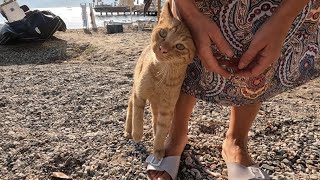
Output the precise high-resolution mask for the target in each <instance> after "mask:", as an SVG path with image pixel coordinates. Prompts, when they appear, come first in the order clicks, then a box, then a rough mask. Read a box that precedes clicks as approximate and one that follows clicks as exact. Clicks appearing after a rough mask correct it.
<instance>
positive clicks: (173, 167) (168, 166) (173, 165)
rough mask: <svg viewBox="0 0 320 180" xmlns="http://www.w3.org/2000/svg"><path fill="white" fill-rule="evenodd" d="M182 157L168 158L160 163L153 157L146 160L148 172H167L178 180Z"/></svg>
mask: <svg viewBox="0 0 320 180" xmlns="http://www.w3.org/2000/svg"><path fill="white" fill-rule="evenodd" d="M180 158H181V156H168V157H165V158H162V159H161V160H160V161H158V160H157V159H156V158H155V157H154V156H153V155H149V156H148V157H147V159H146V162H147V163H148V166H147V171H152V170H153V171H165V172H167V173H168V174H169V175H170V177H171V178H172V179H173V180H176V179H177V175H178V170H179V165H180Z"/></svg>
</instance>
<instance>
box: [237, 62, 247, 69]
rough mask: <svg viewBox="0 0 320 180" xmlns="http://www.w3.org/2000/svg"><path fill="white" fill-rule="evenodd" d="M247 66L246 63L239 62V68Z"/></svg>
mask: <svg viewBox="0 0 320 180" xmlns="http://www.w3.org/2000/svg"><path fill="white" fill-rule="evenodd" d="M245 67H246V65H245V64H244V63H239V66H238V68H239V69H243V68H245Z"/></svg>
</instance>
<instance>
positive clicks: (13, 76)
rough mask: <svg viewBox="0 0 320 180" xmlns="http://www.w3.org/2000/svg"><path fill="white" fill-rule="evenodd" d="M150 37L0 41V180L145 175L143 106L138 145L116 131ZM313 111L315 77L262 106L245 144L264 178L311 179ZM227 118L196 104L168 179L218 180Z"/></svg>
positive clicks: (319, 150)
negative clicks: (177, 161)
mask: <svg viewBox="0 0 320 180" xmlns="http://www.w3.org/2000/svg"><path fill="white" fill-rule="evenodd" d="M150 33H151V32H150V31H141V32H137V31H134V30H130V31H126V32H125V33H119V34H106V33H105V30H103V29H99V32H97V33H96V32H92V33H91V34H86V33H84V32H83V31H82V30H68V31H67V32H64V33H63V32H58V33H56V34H55V38H52V39H51V40H49V41H47V42H44V43H32V44H22V45H10V46H0V135H1V136H0V179H3V180H20V179H26V180H47V179H57V177H54V175H53V174H54V173H55V172H60V173H63V174H64V175H66V179H68V178H69V179H77V180H78V179H79V180H82V179H83V180H84V179H93V180H94V179H95V180H100V179H101V180H106V179H108V180H109V179H110V180H133V179H134V180H135V179H143V180H144V179H146V173H145V167H146V164H145V159H146V157H147V156H148V155H149V153H150V152H151V148H152V142H153V137H152V126H151V125H152V124H151V120H150V118H151V114H150V109H149V108H147V109H146V111H145V124H144V128H145V130H144V138H143V140H142V141H141V142H140V143H135V142H133V141H132V140H128V139H126V138H125V137H124V133H123V130H124V122H125V116H126V108H127V102H128V97H129V93H130V91H131V87H132V81H133V69H134V65H135V61H136V60H137V58H138V57H139V55H140V54H141V52H142V50H143V48H144V47H145V46H146V45H147V44H148V43H149V41H150ZM319 110H320V79H319V78H317V79H315V80H312V81H310V82H309V83H307V84H305V85H303V86H300V87H298V88H296V89H293V90H290V91H288V92H285V93H282V94H280V95H278V96H276V97H274V98H272V99H269V100H268V101H266V102H265V103H264V104H263V106H262V108H261V110H260V112H259V115H258V117H257V120H256V121H255V123H254V125H253V128H252V130H251V131H250V136H249V137H250V140H249V145H248V148H249V152H250V153H251V155H252V157H253V159H255V161H256V162H257V163H258V164H259V165H260V167H262V169H264V170H265V171H267V172H268V173H269V174H270V175H271V176H272V179H275V180H284V179H288V180H292V179H301V180H305V179H310V180H318V179H320V111H319ZM228 115H229V108H228V107H223V106H219V105H215V104H210V103H207V102H203V101H198V102H197V105H196V107H195V109H194V111H193V114H192V117H191V120H190V123H189V125H190V126H189V143H188V144H187V146H186V147H185V151H184V152H183V154H182V158H181V164H180V170H179V174H178V179H180V180H194V179H199V180H215V179H217V180H225V179H227V171H226V165H225V163H224V161H223V160H222V157H221V145H222V141H223V139H224V136H225V132H226V130H227V127H228V122H229V121H228ZM61 178H62V177H60V179H61ZM58 179H59V178H58Z"/></svg>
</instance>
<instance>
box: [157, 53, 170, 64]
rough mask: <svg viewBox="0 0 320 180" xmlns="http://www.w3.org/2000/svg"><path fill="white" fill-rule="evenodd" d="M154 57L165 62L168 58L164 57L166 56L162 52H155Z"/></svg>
mask: <svg viewBox="0 0 320 180" xmlns="http://www.w3.org/2000/svg"><path fill="white" fill-rule="evenodd" d="M155 56H156V58H157V60H158V61H160V62H166V61H168V59H167V58H166V56H164V55H162V54H155Z"/></svg>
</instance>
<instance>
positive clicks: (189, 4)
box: [174, 0, 201, 22]
mask: <svg viewBox="0 0 320 180" xmlns="http://www.w3.org/2000/svg"><path fill="white" fill-rule="evenodd" d="M174 1H175V4H176V8H177V10H178V12H179V14H180V16H181V20H182V21H187V22H189V21H191V20H192V19H194V18H195V17H199V15H201V12H200V11H199V9H198V8H197V6H196V4H195V2H194V0H174Z"/></svg>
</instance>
